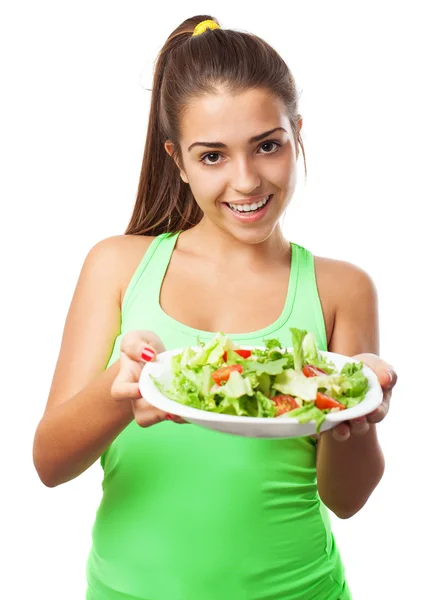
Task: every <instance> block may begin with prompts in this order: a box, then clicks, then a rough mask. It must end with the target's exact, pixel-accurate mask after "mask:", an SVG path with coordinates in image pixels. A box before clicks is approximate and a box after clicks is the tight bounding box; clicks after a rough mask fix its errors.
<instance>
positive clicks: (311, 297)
mask: <svg viewBox="0 0 438 600" xmlns="http://www.w3.org/2000/svg"><path fill="white" fill-rule="evenodd" d="M292 247H293V255H294V257H295V268H296V269H297V271H298V273H297V276H298V285H297V289H296V292H295V301H294V319H295V320H296V321H298V322H303V323H305V322H307V321H308V320H309V319H310V321H311V323H312V331H313V332H314V334H315V336H316V339H317V342H318V348H319V349H320V350H327V335H326V330H325V322H324V313H323V311H322V306H321V301H320V297H319V292H318V286H317V283H316V273H315V260H314V257H313V254H312V253H311V252H310V251H309V250H307V249H306V248H303V247H302V246H299V245H298V244H295V243H294V242H292Z"/></svg>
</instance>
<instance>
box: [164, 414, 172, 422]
mask: <svg viewBox="0 0 438 600" xmlns="http://www.w3.org/2000/svg"><path fill="white" fill-rule="evenodd" d="M164 418H165V420H166V421H173V416H172V415H171V414H169V413H166V416H165V417H164Z"/></svg>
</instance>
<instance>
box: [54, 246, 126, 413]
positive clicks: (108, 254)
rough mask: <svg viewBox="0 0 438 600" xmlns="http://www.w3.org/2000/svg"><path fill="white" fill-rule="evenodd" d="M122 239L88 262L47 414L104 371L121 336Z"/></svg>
mask: <svg viewBox="0 0 438 600" xmlns="http://www.w3.org/2000/svg"><path fill="white" fill-rule="evenodd" d="M121 237H122V236H114V237H110V238H107V239H104V240H102V241H101V242H99V243H97V244H96V245H95V246H94V247H93V248H92V249H91V250H90V251H89V253H88V255H87V256H86V258H85V261H84V264H83V266H82V269H81V272H80V275H79V279H78V282H77V284H76V288H75V291H74V294H73V298H72V301H71V304H70V308H69V310H68V314H67V318H66V321H65V326H64V332H63V336H62V341H61V347H60V351H59V356H58V361H57V364H56V368H55V372H54V375H53V380H52V385H51V389H50V393H49V397H48V400H47V406H46V411H47V409H49V408H50V407H51V406H54V405H56V404H59V403H61V402H64V401H65V400H68V399H69V398H71V397H72V396H74V395H75V394H76V393H78V392H79V391H80V390H81V389H83V388H84V387H85V386H86V385H87V384H88V383H89V382H90V381H91V380H92V379H93V378H95V377H96V376H97V375H99V374H100V373H101V372H102V371H104V370H105V367H106V364H107V362H108V359H109V357H110V354H111V351H112V348H113V344H114V340H115V338H116V337H117V335H118V334H119V332H120V312H121V310H120V295H121V289H120V274H121V269H122V262H123V254H122V253H121V251H120V248H121V245H122V244H123V242H122V241H121Z"/></svg>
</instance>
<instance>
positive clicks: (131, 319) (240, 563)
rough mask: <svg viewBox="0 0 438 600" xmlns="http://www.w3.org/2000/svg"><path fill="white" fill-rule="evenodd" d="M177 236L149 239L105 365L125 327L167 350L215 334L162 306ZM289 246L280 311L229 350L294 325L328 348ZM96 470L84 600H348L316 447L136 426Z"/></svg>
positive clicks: (309, 265)
mask: <svg viewBox="0 0 438 600" xmlns="http://www.w3.org/2000/svg"><path fill="white" fill-rule="evenodd" d="M177 238H178V233H177V234H168V233H166V234H162V235H159V236H157V237H156V238H154V240H153V241H152V243H151V245H150V246H149V248H148V250H147V252H146V253H145V255H144V257H143V259H142V261H141V263H140V264H139V266H138V268H137V270H136V272H135V273H134V275H133V277H132V279H131V281H130V283H129V286H128V288H127V290H126V294H125V297H124V301H123V305H122V317H121V333H120V335H119V336H118V338H117V339H116V340H115V344H114V349H113V352H112V356H111V357H110V360H109V362H108V365H107V367H109V366H110V365H111V364H112V363H113V362H115V361H116V360H117V358H118V357H119V344H120V339H121V337H122V336H123V335H124V334H125V333H127V332H128V331H131V330H133V329H146V330H151V331H154V332H155V333H156V334H157V335H159V336H160V338H161V339H162V340H163V343H164V345H165V347H166V349H168V350H171V349H173V348H180V347H183V346H188V345H196V343H197V338H198V336H199V338H200V339H201V340H203V341H206V340H209V339H210V338H211V337H212V336H213V334H214V333H215V332H207V331H200V330H197V329H193V328H191V327H188V326H186V325H184V324H183V323H180V322H178V321H176V320H175V319H172V318H171V317H170V316H169V315H167V314H166V313H165V312H164V311H163V310H162V309H161V307H160V302H159V297H160V289H161V284H162V281H163V278H164V275H165V273H166V270H167V266H168V264H169V261H170V259H171V256H172V252H173V249H174V246H175V243H176V240H177ZM291 246H292V260H291V271H290V279H289V288H288V294H287V299H286V302H285V305H284V309H283V312H282V314H281V315H280V316H279V318H278V319H277V320H276V321H275V322H274V323H272V324H271V325H269V326H268V327H265V328H264V329H261V330H259V331H254V332H252V333H244V334H230V335H229V337H230V338H231V339H232V340H233V341H236V342H238V343H241V344H263V340H264V339H265V338H267V337H271V336H272V337H275V338H277V339H278V340H280V342H282V344H285V345H288V346H290V345H291V335H290V331H289V328H290V327H299V328H302V329H306V330H308V331H313V332H314V333H315V336H316V339H317V342H318V347H319V348H320V349H321V350H326V349H327V342H326V334H325V326H324V319H323V314H322V310H321V304H320V300H319V296H318V291H317V287H316V280H315V270H314V262H313V256H312V254H311V253H310V252H308V251H307V250H305V249H304V248H302V247H301V246H298V245H297V244H294V243H291ZM227 293H228V294H229V295H230V297H229V300H230V301H232V296H231V292H230V291H228V292H227ZM193 300H194V301H195V300H196V299H195V298H194V299H193ZM224 333H227V332H224ZM101 464H102V467H103V471H104V477H103V482H102V490H103V494H102V500H101V503H100V506H99V508H98V510H97V514H96V519H95V523H94V526H93V530H92V547H91V551H90V554H89V558H88V562H87V581H88V589H87V596H86V597H87V599H88V600H351V595H350V592H349V590H348V585H347V583H346V581H345V577H344V568H343V565H342V561H341V558H340V555H339V551H338V548H337V546H336V543H335V540H334V537H333V534H332V531H331V527H330V519H329V514H328V510H327V508H326V507H325V505H324V504H323V503H322V502H321V500H320V498H319V495H318V491H317V485H316V441H315V440H314V439H313V438H311V437H301V438H291V439H252V438H243V437H238V436H232V435H228V434H223V433H220V432H215V431H210V430H207V429H204V428H201V427H198V426H196V425H176V424H175V423H172V422H171V421H165V422H163V423H160V424H158V425H154V426H153V427H149V428H142V427H140V426H139V425H137V423H136V422H135V421H133V422H132V423H130V425H128V427H126V429H124V430H123V431H122V432H121V433H120V434H119V436H118V437H117V438H116V439H115V440H114V442H113V443H112V444H111V445H110V446H109V447H108V448H107V450H106V451H105V453H104V454H103V455H102V457H101Z"/></svg>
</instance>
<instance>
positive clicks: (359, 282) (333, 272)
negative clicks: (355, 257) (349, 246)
mask: <svg viewBox="0 0 438 600" xmlns="http://www.w3.org/2000/svg"><path fill="white" fill-rule="evenodd" d="M314 259H315V272H316V277H317V280H318V284H319V285H321V286H324V289H327V291H329V290H332V294H333V295H335V296H337V295H339V296H340V298H339V300H341V301H342V299H343V298H345V292H346V290H347V289H348V290H349V292H348V294H347V296H348V297H349V298H350V299H351V294H357V293H359V294H362V293H371V292H372V293H374V292H375V285H374V282H373V280H372V278H371V276H370V275H369V274H368V273H367V272H366V271H365V270H364V269H362V268H361V267H358V266H357V265H353V264H352V263H349V262H346V261H343V260H336V259H334V258H326V257H323V256H315V257H314ZM332 294H330V295H332Z"/></svg>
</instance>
